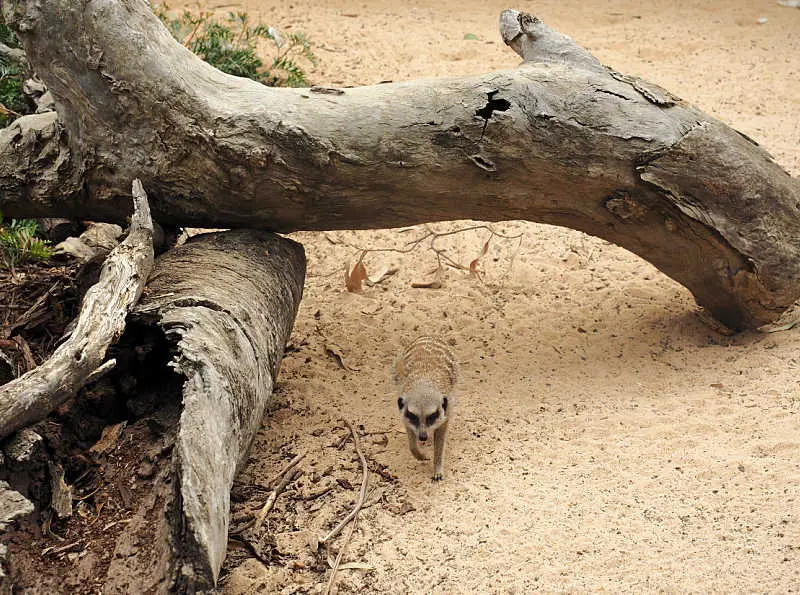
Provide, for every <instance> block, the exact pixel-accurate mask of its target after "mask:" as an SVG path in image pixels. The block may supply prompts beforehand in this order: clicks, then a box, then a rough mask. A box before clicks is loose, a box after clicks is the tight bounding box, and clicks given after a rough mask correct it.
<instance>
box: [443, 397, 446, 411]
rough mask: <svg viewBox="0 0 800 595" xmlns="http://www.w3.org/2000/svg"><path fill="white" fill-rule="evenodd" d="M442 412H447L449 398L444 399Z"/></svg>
mask: <svg viewBox="0 0 800 595" xmlns="http://www.w3.org/2000/svg"><path fill="white" fill-rule="evenodd" d="M442 410H443V411H445V412H446V411H447V397H445V398H443V399H442Z"/></svg>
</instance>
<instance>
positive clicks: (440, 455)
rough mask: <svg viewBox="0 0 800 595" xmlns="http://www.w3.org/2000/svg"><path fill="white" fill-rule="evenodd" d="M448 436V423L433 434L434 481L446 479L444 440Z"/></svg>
mask: <svg viewBox="0 0 800 595" xmlns="http://www.w3.org/2000/svg"><path fill="white" fill-rule="evenodd" d="M446 435H447V422H444V423H443V424H442V425H441V426H439V427H438V428H436V431H435V432H434V433H433V477H432V479H433V481H439V480H440V479H442V478H443V477H444V439H445V436H446Z"/></svg>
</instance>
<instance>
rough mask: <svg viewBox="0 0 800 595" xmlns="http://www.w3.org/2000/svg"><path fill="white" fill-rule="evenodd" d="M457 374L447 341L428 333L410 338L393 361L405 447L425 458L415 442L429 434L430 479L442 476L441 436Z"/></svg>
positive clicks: (442, 451)
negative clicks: (427, 334)
mask: <svg viewBox="0 0 800 595" xmlns="http://www.w3.org/2000/svg"><path fill="white" fill-rule="evenodd" d="M457 373H458V371H457V366H456V360H455V357H454V356H453V352H452V351H451V350H450V348H449V347H448V346H447V344H446V343H445V342H444V341H442V340H441V339H437V338H435V337H429V336H422V337H419V338H418V339H416V340H414V342H412V343H411V345H409V346H408V347H407V348H406V349H405V351H403V353H402V354H401V355H400V357H398V358H397V360H396V361H395V364H394V381H395V384H396V385H397V390H398V392H399V397H398V398H397V407H398V409H399V410H400V415H401V417H402V419H403V425H404V426H405V428H406V432H408V447H409V449H410V450H411V454H412V455H414V457H416V458H417V459H419V460H420V461H424V460H426V459H427V458H428V457H427V456H425V454H424V453H423V452H422V451H421V450H420V449H419V443H420V442H423V443H424V442H426V441H427V440H428V437H429V436H430V434H431V433H433V480H434V481H439V480H440V479H442V477H443V476H444V439H445V436H446V433H447V423H448V421H449V420H450V418H451V417H452V412H453V398H452V390H453V386H454V385H455V383H456V377H457Z"/></svg>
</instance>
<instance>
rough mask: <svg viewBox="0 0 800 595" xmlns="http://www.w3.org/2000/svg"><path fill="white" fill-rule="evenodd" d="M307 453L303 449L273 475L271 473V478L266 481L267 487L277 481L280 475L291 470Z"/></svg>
mask: <svg viewBox="0 0 800 595" xmlns="http://www.w3.org/2000/svg"><path fill="white" fill-rule="evenodd" d="M307 454H308V451H307V450H304V451H303V452H301V453H300V454H299V455H297V456H296V457H295V458H293V459H292V460H291V461H289V462H288V463H287V464H286V466H285V467H284V468H283V469H281V470H280V471H278V472H277V473H276V474H275V475H273V476H272V478H271V479H270V480H269V481H268V482H267V487H268V488H269V487H272V485H273V484H274V483H275V482H276V481H278V480H279V479H280V478H281V477H283V476H284V475H286V474H287V473H289V471H291V470H292V469H294V468H295V467H296V466H297V463H299V462H300V461H302V460H303V459H304V458H305V456H306V455H307Z"/></svg>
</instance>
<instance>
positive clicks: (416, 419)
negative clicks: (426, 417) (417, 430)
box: [406, 411, 419, 426]
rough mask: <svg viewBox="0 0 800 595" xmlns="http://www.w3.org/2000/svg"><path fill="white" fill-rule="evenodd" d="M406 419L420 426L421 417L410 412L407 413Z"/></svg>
mask: <svg viewBox="0 0 800 595" xmlns="http://www.w3.org/2000/svg"><path fill="white" fill-rule="evenodd" d="M406 417H407V418H408V421H410V422H411V423H412V424H414V425H415V426H418V425H419V417H417V416H416V415H414V414H413V413H411V412H410V411H406Z"/></svg>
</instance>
